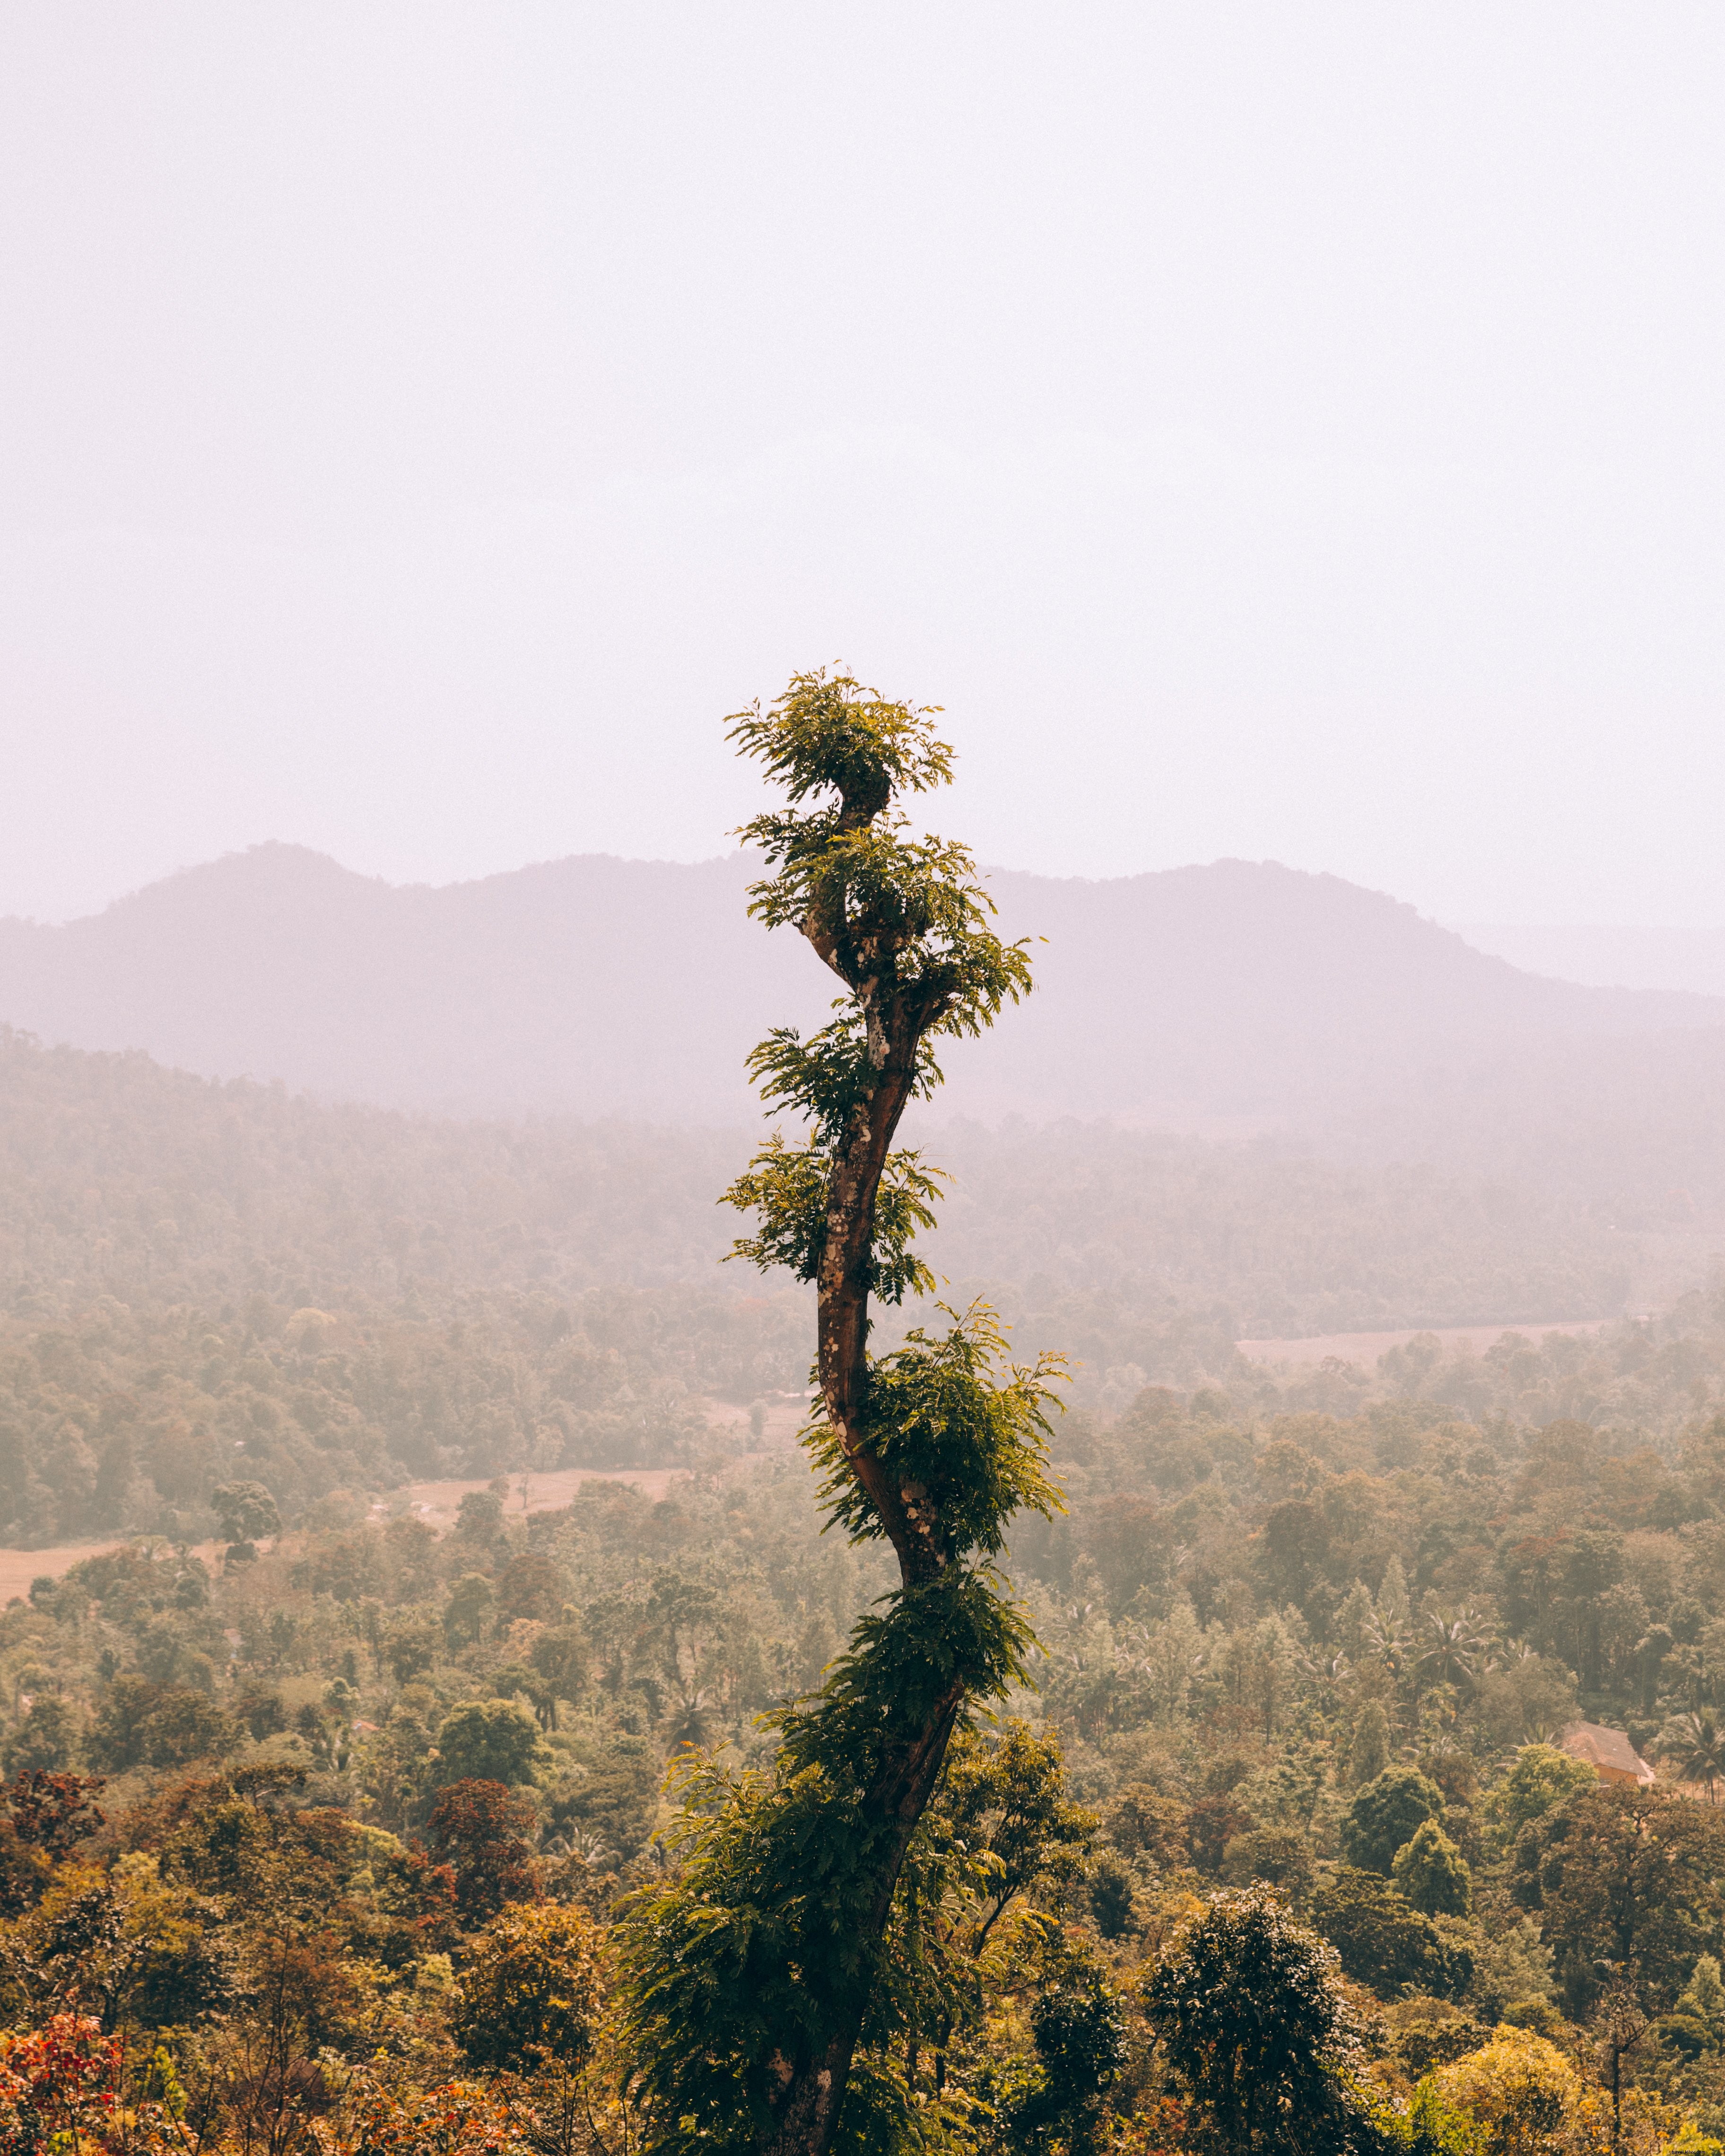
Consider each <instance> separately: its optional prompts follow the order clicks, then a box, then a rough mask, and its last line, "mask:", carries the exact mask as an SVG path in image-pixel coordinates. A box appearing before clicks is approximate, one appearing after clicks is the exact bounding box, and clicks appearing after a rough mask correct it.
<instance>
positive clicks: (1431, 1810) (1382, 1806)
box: [1342, 1767, 1444, 1872]
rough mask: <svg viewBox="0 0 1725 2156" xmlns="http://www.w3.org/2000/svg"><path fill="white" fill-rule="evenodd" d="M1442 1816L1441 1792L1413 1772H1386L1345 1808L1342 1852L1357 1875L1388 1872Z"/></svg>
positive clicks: (1405, 1769) (1411, 1769)
mask: <svg viewBox="0 0 1725 2156" xmlns="http://www.w3.org/2000/svg"><path fill="white" fill-rule="evenodd" d="M1443 1815H1444V1793H1443V1791H1442V1790H1441V1789H1439V1787H1438V1786H1437V1784H1436V1783H1435V1782H1433V1781H1431V1780H1430V1779H1428V1778H1427V1777H1426V1776H1425V1775H1424V1774H1421V1773H1420V1771H1419V1769H1418V1768H1414V1767H1386V1768H1384V1772H1383V1773H1382V1774H1379V1775H1378V1777H1377V1779H1375V1780H1374V1781H1371V1782H1368V1784H1366V1786H1365V1788H1364V1789H1362V1790H1361V1791H1360V1793H1359V1794H1358V1796H1357V1797H1356V1798H1355V1799H1354V1800H1353V1804H1351V1805H1350V1806H1349V1808H1348V1817H1347V1818H1346V1820H1343V1825H1342V1851H1343V1855H1344V1856H1346V1857H1347V1859H1348V1862H1349V1863H1350V1864H1353V1865H1358V1866H1359V1868H1360V1869H1361V1870H1362V1871H1384V1872H1387V1871H1389V1868H1390V1866H1392V1865H1393V1864H1394V1861H1395V1857H1396V1852H1397V1851H1398V1850H1400V1849H1403V1848H1405V1846H1406V1845H1407V1844H1408V1843H1409V1842H1410V1841H1411V1840H1413V1839H1414V1835H1415V1834H1416V1833H1417V1832H1418V1831H1419V1830H1420V1828H1421V1827H1422V1826H1423V1825H1425V1822H1426V1821H1427V1820H1440V1819H1441V1818H1442V1817H1443Z"/></svg>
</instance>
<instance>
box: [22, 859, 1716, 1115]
mask: <svg viewBox="0 0 1725 2156" xmlns="http://www.w3.org/2000/svg"><path fill="white" fill-rule="evenodd" d="M751 874H752V868H751V865H750V863H749V862H748V861H747V860H746V859H745V858H744V857H743V856H741V855H732V856H730V857H728V858H726V859H722V860H711V861H706V862H701V863H698V864H695V865H685V864H680V863H672V862H653V861H625V860H617V859H614V858H613V857H610V856H608V855H579V856H573V857H571V858H569V859H567V860H559V861H552V862H547V863H542V864H540V865H536V866H533V867H529V868H524V869H520V870H514V871H512V872H511V873H508V874H506V875H495V876H489V877H486V878H484V879H482V880H478V881H475V882H471V883H462V884H452V885H444V886H441V887H438V888H432V887H429V886H424V885H417V886H405V887H396V886H392V885H388V884H385V883H383V882H382V881H381V880H377V879H374V878H369V877H366V876H362V875H357V874H355V873H353V872H352V870H347V869H344V868H342V867H341V866H340V865H338V864H337V863H336V862H335V861H333V860H330V859H329V858H328V857H327V856H325V855H319V854H316V853H314V852H312V851H311V850H308V849H306V848H304V847H300V846H293V845H287V844H269V845H264V846H259V847H255V848H254V849H252V850H250V851H249V852H247V853H244V854H238V855H230V856H228V858H226V859H224V860H218V861H214V862H211V863H209V864H208V865H204V866H203V867H199V868H195V869H191V870H184V871H182V872H181V873H180V874H178V875H173V876H170V877H167V878H166V879H164V880H162V881H161V882H158V883H156V884H152V885H149V886H148V887H146V889H145V890H143V891H139V892H137V893H136V894H134V895H133V896H131V897H128V898H125V899H121V900H120V901H117V902H116V904H114V905H113V906H109V907H108V908H107V909H106V910H105V911H103V912H101V913H100V914H95V915H93V916H90V917H89V918H87V919H85V920H82V921H72V922H69V923H68V924H66V925H64V927H43V926H40V925H39V924H36V923H33V922H28V921H17V920H11V921H0V1020H3V1021H4V1022H7V1023H9V1024H13V1025H15V1026H17V1027H19V1028H21V1029H24V1030H26V1031H28V1032H30V1033H33V1034H36V1035H38V1036H39V1038H41V1039H43V1040H44V1041H46V1042H49V1043H59V1042H64V1043H68V1044H69V1045H74V1046H76V1047H80V1048H89V1049H121V1048H138V1049H143V1050H146V1051H147V1052H148V1053H149V1054H150V1055H152V1056H153V1057H155V1058H156V1059H157V1060H158V1061H160V1062H162V1063H166V1064H169V1065H175V1066H177V1067H180V1068H182V1069H186V1070H194V1071H198V1072H201V1073H203V1074H205V1075H211V1076H220V1077H233V1076H239V1075H250V1076H252V1077H254V1078H259V1079H264V1080H270V1079H279V1080H280V1081H283V1082H285V1084H286V1085H288V1086H290V1087H293V1088H296V1089H297V1088H303V1089H306V1090H309V1091H313V1092H316V1093H317V1094H320V1095H322V1096H326V1097H330V1098H338V1099H341V1098H345V1099H352V1100H358V1101H375V1102H378V1103H382V1104H384V1105H388V1106H407V1107H413V1108H419V1109H424V1110H429V1111H439V1112H450V1113H470V1114H481V1115H495V1114H505V1115H511V1114H522V1113H575V1114H579V1115H583V1116H607V1115H623V1116H630V1117H633V1118H636V1119H643V1118H644V1119H649V1120H650V1119H656V1120H660V1121H667V1122H683V1123H703V1122H704V1123H712V1122H737V1121H738V1120H740V1119H742V1118H743V1117H745V1116H749V1115H751V1114H752V1113H753V1112H755V1111H754V1108H753V1106H752V1096H751V1095H750V1093H749V1091H748V1089H747V1081H746V1079H745V1075H744V1072H743V1067H742V1065H743V1058H744V1056H745V1055H746V1054H747V1050H748V1049H749V1048H750V1047H751V1046H752V1045H753V1044H754V1042H755V1041H756V1040H757V1039H759V1038H760V1037H761V1035H762V1034H763V1033H764V1032H765V1031H766V1030H767V1029H768V1027H769V1026H771V1025H774V1024H786V1023H794V1024H802V1025H804V1026H807V1025H810V1024H819V1023H820V1022H821V1021H822V1019H823V1018H824V1014H825V1011H826V1008H827V1004H828V1001H829V995H828V989H827V984H826V983H825V981H824V978H823V976H822V974H821V973H820V970H819V968H818V967H817V965H816V964H815V962H814V960H813V958H812V957H811V955H810V953H809V951H808V949H807V947H805V946H804V945H803V943H802V942H801V940H800V939H799V938H798V937H795V936H794V935H793V934H791V933H789V932H784V931H780V932H778V933H777V934H773V935H769V934H768V933H767V932H764V931H763V930H762V929H761V928H760V927H758V925H757V924H756V923H754V922H752V921H750V920H749V919H748V918H747V913H746V911H745V907H746V901H745V896H744V888H745V885H747V881H748V880H749V879H750V876H751ZM990 884H991V888H992V890H993V894H994V896H995V898H996V900H997V902H998V903H999V907H1000V912H1001V920H1002V923H1003V925H1004V928H1005V930H1006V932H1007V933H1009V934H1011V935H1030V936H1036V937H1046V938H1047V942H1046V943H1045V944H1039V946H1038V947H1037V949H1036V952H1035V960H1036V969H1037V978H1038V983H1039V985H1038V989H1037V993H1035V994H1034V996H1033V997H1032V998H1030V1000H1029V1003H1028V1004H1026V1005H1024V1007H1023V1008H1022V1009H1018V1010H1016V1011H1011V1012H1009V1013H1008V1014H1006V1015H1005V1016H1004V1018H1003V1019H1002V1021H1001V1023H1000V1024H999V1027H998V1028H997V1029H996V1031H995V1032H994V1034H993V1035H992V1036H991V1038H990V1039H989V1040H988V1042H987V1043H986V1044H970V1043H957V1044H952V1045H951V1046H950V1048H949V1050H948V1051H947V1054H946V1055H944V1056H943V1057H942V1062H943V1064H944V1065H945V1067H946V1069H947V1075H948V1078H949V1081H950V1083H949V1086H948V1088H947V1092H946V1094H945V1095H944V1096H942V1098H943V1107H944V1109H945V1110H946V1111H947V1112H951V1113H957V1114H961V1115H964V1114H968V1115H970V1116H977V1117H980V1118H990V1119H998V1118H1000V1117H1003V1116H1024V1117H1026V1118H1027V1119H1029V1120H1030V1121H1032V1122H1050V1121H1054V1120H1057V1119H1059V1118H1060V1117H1063V1116H1080V1117H1115V1118H1118V1119H1122V1120H1127V1121H1131V1122H1140V1123H1148V1124H1162V1125H1166V1126H1168V1127H1174V1128H1187V1129H1208V1130H1210V1131H1212V1132H1226V1131H1229V1130H1230V1129H1238V1130H1239V1131H1240V1132H1248V1131H1250V1130H1252V1129H1255V1128H1267V1127H1277V1126H1293V1127H1320V1126H1330V1125H1334V1124H1337V1122H1340V1123H1342V1124H1347V1123H1348V1122H1358V1119H1359V1118H1360V1117H1361V1116H1363V1115H1367V1114H1370V1115H1378V1114H1379V1113H1381V1112H1383V1111H1384V1110H1385V1107H1386V1104H1390V1105H1394V1106H1397V1108H1398V1110H1399V1111H1400V1110H1405V1111H1407V1112H1409V1113H1414V1112H1416V1111H1417V1112H1424V1111H1423V1110H1420V1107H1419V1104H1420V1103H1421V1102H1424V1103H1425V1104H1427V1106H1430V1107H1432V1109H1433V1111H1434V1112H1441V1114H1451V1113H1452V1112H1453V1111H1454V1109H1455V1102H1456V1100H1457V1099H1459V1098H1464V1097H1465V1096H1466V1092H1467V1089H1468V1087H1469V1086H1473V1087H1474V1089H1475V1090H1476V1091H1477V1090H1478V1086H1479V1085H1480V1083H1481V1072H1482V1071H1483V1070H1495V1071H1502V1070H1506V1069H1512V1068H1515V1067H1517V1065H1518V1064H1519V1063H1522V1062H1527V1061H1530V1060H1531V1061H1532V1063H1535V1064H1538V1063H1541V1062H1543V1061H1547V1060H1550V1058H1551V1057H1552V1056H1553V1054H1555V1055H1557V1056H1558V1062H1559V1064H1561V1065H1563V1066H1564V1067H1567V1061H1566V1055H1567V1051H1566V1050H1564V1049H1563V1047H1562V1044H1566V1043H1579V1042H1590V1043H1595V1044H1598V1045H1599V1046H1598V1048H1597V1050H1589V1058H1592V1057H1593V1056H1594V1055H1597V1056H1598V1057H1599V1058H1600V1059H1601V1060H1604V1062H1606V1063H1610V1062H1611V1061H1612V1060H1613V1059H1614V1057H1615V1059H1616V1061H1617V1062H1618V1064H1620V1065H1621V1063H1622V1060H1623V1058H1624V1057H1625V1055H1627V1056H1628V1058H1629V1060H1630V1065H1635V1066H1638V1065H1639V1062H1640V1049H1639V1048H1638V1047H1637V1045H1636V1044H1640V1043H1651V1041H1652V1040H1654V1039H1663V1040H1665V1041H1666V1043H1667V1045H1669V1044H1670V1043H1671V1040H1672V1039H1673V1037H1674V1036H1678V1035H1681V1036H1685V1037H1686V1038H1685V1039H1684V1042H1683V1044H1682V1046H1681V1051H1680V1055H1681V1056H1687V1057H1689V1058H1690V1059H1692V1060H1694V1059H1697V1058H1698V1059H1699V1060H1700V1062H1701V1063H1702V1065H1705V1067H1706V1069H1707V1070H1709V1071H1711V1070H1712V1068H1713V1065H1714V1064H1715V1062H1716V1061H1717V1063H1718V1065H1719V1066H1720V1068H1721V1070H1725V1000H1722V999H1719V998H1709V997H1701V996H1694V995H1686V994H1681V993H1655V992H1645V991H1637V990H1626V989H1614V988H1586V987H1580V986H1577V985H1575V984H1573V983H1566V982H1562V981H1555V980H1550V979H1544V978H1538V977H1536V976H1534V975H1532V974H1528V973H1521V972H1518V971H1517V969H1516V968H1514V967H1513V966H1512V965H1510V964H1508V963H1507V962H1506V961H1504V960H1502V959H1501V958H1495V957H1487V956H1486V955H1485V954H1484V953H1482V952H1478V951H1476V950H1474V949H1472V948H1471V947H1470V946H1469V945H1468V944H1467V943H1466V942H1464V941H1463V939H1462V938H1461V937H1460V936H1458V935H1456V934H1455V933H1454V932H1451V931H1450V930H1447V929H1444V928H1441V927H1438V926H1437V925H1436V924H1435V923H1433V922H1431V921H1425V920H1423V919H1422V918H1421V917H1420V916H1419V915H1418V914H1417V913H1416V912H1415V911H1414V909H1413V908H1412V907H1411V906H1406V905H1404V904H1401V903H1399V901H1395V900H1394V899H1391V898H1389V897H1385V896H1383V895H1381V894H1379V893H1376V892H1373V891H1364V890H1363V889H1361V888H1360V887H1359V886H1358V885H1352V884H1349V883H1347V882H1345V881H1344V880H1342V879H1341V878H1339V877H1336V876H1330V875H1310V874H1307V873H1306V872H1303V871H1301V870H1291V869H1286V868H1283V867H1281V866H1279V865H1276V864H1274V863H1269V862H1259V863H1255V862H1245V861H1218V862H1215V863H1213V864H1211V865H1209V866H1206V867H1193V868H1183V869H1175V870H1163V871H1158V872H1154V873H1152V874H1147V875H1137V876H1128V877H1121V878H1117V879H1112V880H1106V881H1101V882H1087V881H1084V880H1078V879H1057V878H1053V877H1045V876H1036V875H1028V874H1025V873H1023V872H1020V871H1016V870H998V871H993V872H992V873H991V875H990ZM1610 1043H1615V1044H1616V1045H1615V1047H1609V1046H1607V1044H1610ZM1493 1082H1496V1081H1493ZM1458 1087H1459V1088H1460V1089H1461V1092H1460V1094H1458V1092H1457V1088H1458Z"/></svg>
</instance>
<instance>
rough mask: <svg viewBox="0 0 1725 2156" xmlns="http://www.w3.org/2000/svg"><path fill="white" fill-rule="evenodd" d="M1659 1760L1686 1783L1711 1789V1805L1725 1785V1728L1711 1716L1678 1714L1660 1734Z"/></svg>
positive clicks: (1708, 1793) (1708, 1713) (1708, 1800)
mask: <svg viewBox="0 0 1725 2156" xmlns="http://www.w3.org/2000/svg"><path fill="white" fill-rule="evenodd" d="M1658 1748H1659V1756H1660V1758H1661V1759H1663V1760H1664V1761H1665V1762H1666V1764H1667V1765H1668V1766H1670V1767H1671V1768H1673V1769H1675V1771H1676V1774H1677V1775H1678V1777H1679V1779H1681V1780H1682V1781H1685V1782H1702V1783H1705V1784H1706V1785H1707V1802H1708V1803H1709V1804H1711V1803H1712V1801H1713V1791H1714V1789H1716V1787H1717V1785H1718V1784H1719V1783H1721V1782H1722V1781H1725V1725H1722V1724H1721V1722H1720V1721H1719V1718H1718V1717H1717V1715H1716V1714H1713V1713H1712V1712H1705V1711H1704V1712H1702V1713H1699V1714H1674V1715H1673V1716H1672V1717H1671V1720H1670V1721H1669V1722H1666V1725H1665V1727H1664V1728H1663V1729H1661V1731H1660V1732H1659V1747H1658Z"/></svg>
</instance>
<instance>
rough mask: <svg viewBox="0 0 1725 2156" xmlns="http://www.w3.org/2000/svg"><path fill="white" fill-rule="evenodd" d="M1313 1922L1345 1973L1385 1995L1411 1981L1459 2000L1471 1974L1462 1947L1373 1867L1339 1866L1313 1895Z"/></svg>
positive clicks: (1417, 1988) (1396, 1993)
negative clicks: (1452, 1943)
mask: <svg viewBox="0 0 1725 2156" xmlns="http://www.w3.org/2000/svg"><path fill="white" fill-rule="evenodd" d="M1312 1922H1313V1923H1315V1924H1316V1925H1317V1928H1318V1929H1319V1931H1321V1932H1322V1933H1323V1935H1324V1937H1325V1938H1327V1939H1328V1940H1329V1941H1330V1943H1332V1945H1333V1946H1334V1947H1335V1948H1336V1949H1337V1953H1339V1954H1340V1955H1341V1957H1342V1967H1343V1971H1344V1973H1345V1974H1347V1975H1348V1976H1350V1977H1352V1978H1353V1981H1354V1982H1355V1983H1356V1984H1369V1985H1370V1986H1371V1988H1372V1989H1373V1991H1375V1992H1377V1993H1378V1994H1380V1995H1381V1996H1382V1997H1384V1998H1385V1999H1394V1998H1396V1997H1398V1996H1399V1994H1400V1993H1401V1992H1402V1991H1403V1990H1404V1989H1406V1988H1408V1987H1410V1986H1411V1988H1412V1989H1414V1990H1415V1991H1424V1992H1429V1993H1430V1994H1431V1996H1432V1997H1433V1998H1434V1999H1459V1998H1460V1997H1461V1994H1462V1993H1463V1992H1464V1991H1466V1989H1467V1986H1468V1981H1469V1979H1470V1978H1471V1976H1472V1974H1473V1963H1472V1959H1471V1956H1470V1955H1469V1954H1468V1953H1467V1951H1466V1948H1459V1947H1455V1948H1452V1947H1450V1946H1449V1945H1447V1944H1446V1943H1445V1940H1444V1938H1443V1935H1442V1933H1440V1931H1439V1930H1438V1928H1437V1927H1436V1925H1435V1924H1434V1923H1433V1922H1432V1921H1431V1919H1430V1917H1427V1916H1425V1915H1422V1913H1421V1912H1420V1911H1419V1910H1418V1909H1414V1908H1410V1907H1409V1905H1408V1903H1407V1902H1404V1900H1403V1899H1402V1897H1401V1896H1400V1895H1399V1893H1398V1892H1396V1890H1395V1889H1394V1887H1393V1886H1391V1885H1390V1884H1389V1881H1388V1880H1387V1879H1385V1878H1384V1877H1383V1876H1381V1875H1380V1874H1379V1873H1378V1872H1375V1871H1357V1870H1356V1869H1355V1868H1354V1867H1353V1866H1351V1865H1347V1864H1342V1865H1337V1867H1336V1871H1335V1875H1334V1876H1333V1877H1332V1879H1331V1880H1330V1881H1328V1882H1327V1884H1326V1885H1325V1886H1323V1887H1322V1889H1320V1891H1319V1892H1317V1894H1315V1895H1314V1896H1313V1897H1312Z"/></svg>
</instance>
